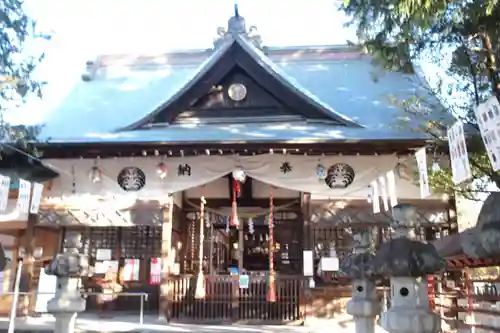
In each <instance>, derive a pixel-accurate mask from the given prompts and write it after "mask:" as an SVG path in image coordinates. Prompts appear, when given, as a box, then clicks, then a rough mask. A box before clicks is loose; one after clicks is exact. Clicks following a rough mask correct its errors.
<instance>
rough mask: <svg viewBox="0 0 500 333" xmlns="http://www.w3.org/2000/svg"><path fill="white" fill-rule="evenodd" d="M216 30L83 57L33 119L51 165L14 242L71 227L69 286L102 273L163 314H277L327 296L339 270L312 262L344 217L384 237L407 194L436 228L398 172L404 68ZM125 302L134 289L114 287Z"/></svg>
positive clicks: (417, 138) (449, 224)
mask: <svg viewBox="0 0 500 333" xmlns="http://www.w3.org/2000/svg"><path fill="white" fill-rule="evenodd" d="M218 33H219V35H218V38H217V39H216V40H215V41H214V47H213V48H212V49H209V50H193V51H189V52H188V51H183V52H169V53H167V54H160V55H158V54H156V55H140V56H138V55H137V54H136V55H126V54H119V55H117V54H113V55H106V54H101V55H98V56H97V57H96V58H94V59H89V60H88V61H87V63H86V69H85V71H84V73H82V75H81V80H80V82H78V84H77V85H76V86H75V87H74V88H73V89H72V90H71V92H70V93H69V94H68V95H67V96H65V97H64V98H63V99H62V100H61V101H60V103H54V105H55V106H54V109H53V110H52V111H51V112H50V113H47V117H46V119H44V120H43V122H42V123H41V124H40V125H43V126H41V127H40V133H39V135H38V142H39V144H38V149H39V150H40V151H41V152H42V153H43V155H42V158H41V159H42V164H43V166H44V167H45V168H48V169H50V170H52V172H54V173H57V175H58V176H57V177H55V178H53V179H52V180H50V181H46V182H45V183H44V185H45V188H44V195H43V198H42V201H41V206H40V207H41V208H40V213H39V214H38V215H36V216H33V217H31V218H30V219H29V220H28V221H27V222H26V223H25V225H24V226H23V227H22V228H21V229H23V230H24V231H23V235H27V236H26V237H28V238H26V239H32V240H29V241H27V240H25V241H24V246H25V249H26V251H28V252H29V251H30V250H32V249H33V247H34V246H42V247H44V253H45V256H44V258H46V256H49V257H50V255H52V254H54V253H55V252H57V251H59V250H61V245H62V243H63V242H64V238H65V234H67V232H68V231H79V232H81V234H82V236H83V240H84V242H83V243H84V246H83V248H82V252H83V253H85V254H88V255H89V256H90V261H91V263H92V265H93V266H94V268H95V274H94V276H93V277H90V278H89V279H87V280H86V281H85V288H86V289H87V290H94V291H98V290H99V285H98V280H99V278H102V276H103V275H104V273H105V272H106V270H107V269H109V268H111V269H113V270H115V271H116V272H117V274H119V277H120V283H121V284H122V285H123V291H125V292H146V293H148V295H149V300H148V303H147V309H149V310H150V311H154V312H159V313H160V314H161V315H164V316H166V317H168V319H170V320H172V321H176V320H177V321H182V320H187V321H206V322H216V321H224V322H235V321H245V322H251V321H266V322H280V323H282V322H300V321H301V320H303V319H304V316H305V315H306V307H305V305H306V302H309V303H308V304H309V305H310V306H308V309H309V310H307V311H310V312H309V314H308V315H321V312H322V311H327V310H328V311H337V310H339V309H340V308H342V307H343V304H344V303H343V302H344V300H345V299H346V297H349V296H350V294H349V293H350V291H349V290H350V289H349V286H348V283H347V282H346V281H345V279H344V278H343V276H342V272H340V271H338V269H337V268H336V267H333V266H334V265H333V266H332V267H326V264H324V265H323V266H322V265H321V262H322V261H321V259H322V258H338V260H339V261H341V260H342V257H343V256H344V255H345V254H346V253H349V252H350V251H352V234H353V232H354V231H353V230H355V229H356V228H369V229H370V230H372V239H373V242H374V246H377V244H379V243H380V242H382V241H384V240H385V239H387V237H388V234H389V233H388V232H387V228H388V221H389V220H390V207H391V205H394V204H395V203H396V201H397V202H399V203H405V202H406V203H412V204H413V205H415V206H416V207H417V209H418V212H419V216H420V217H421V226H422V227H421V229H419V232H420V236H421V237H422V238H425V239H431V238H433V237H435V236H436V234H439V233H447V232H449V231H450V230H451V229H452V228H453V225H454V224H453V221H452V216H451V215H450V214H449V212H448V210H449V208H450V207H451V206H450V205H451V203H450V202H448V201H446V200H445V201H443V199H442V197H441V196H440V195H434V196H432V197H429V198H426V199H421V198H420V190H419V185H418V179H416V178H415V177H414V173H415V170H416V166H415V162H414V160H415V158H414V156H413V154H414V152H415V150H416V149H419V148H421V147H424V146H426V145H427V144H428V143H429V140H430V138H429V137H427V136H426V135H425V134H424V133H422V132H419V131H418V130H415V128H417V127H418V126H420V123H421V121H422V119H412V118H411V117H410V116H409V114H408V113H405V112H404V111H402V110H400V109H399V108H397V107H396V106H395V105H394V103H393V102H391V100H393V99H394V98H396V99H404V98H408V97H411V96H414V95H415V94H418V93H419V86H418V84H419V83H418V80H417V79H416V77H415V76H412V75H404V74H401V73H388V72H384V71H383V70H382V69H380V68H377V67H376V66H375V65H373V64H372V63H371V61H370V58H369V57H368V56H366V55H364V54H362V53H361V52H360V51H359V50H357V49H354V48H351V47H347V46H340V45H339V46H325V47H312V46H311V47H310V46H304V47H280V48H276V47H271V46H265V41H262V39H261V38H260V36H259V35H258V34H257V33H256V30H255V29H254V28H250V29H247V26H246V25H245V20H244V19H243V17H242V16H240V15H239V13H238V12H237V11H235V15H234V16H233V17H231V18H230V20H229V22H228V26H227V28H226V29H220V30H219V31H218ZM374 77H376V79H374ZM402 121H404V122H405V123H406V124H405V125H404V126H401V122H402ZM429 160H430V161H431V160H432V156H429ZM49 178H52V177H49ZM374 187H376V191H375V188H374ZM374 202H375V203H376V205H378V207H376V205H375V204H374ZM30 237H31V238H30ZM325 262H326V261H325ZM330 262H335V261H330ZM33 265H34V267H32V270H31V273H30V286H31V287H30V288H31V290H33V291H36V290H37V288H38V287H37V284H38V279H39V274H40V268H41V267H42V262H35V263H34V264H33ZM309 292H310V293H311V297H306V293H309ZM32 301H33V303H32V304H34V302H35V301H34V300H32ZM87 303H88V304H87V308H88V309H89V310H92V309H95V299H94V297H91V296H89V297H88V302H87ZM133 309H137V311H139V310H138V309H139V298H138V297H134V296H119V297H118V299H117V300H116V306H115V310H116V311H120V310H128V311H135V310H133ZM325 309H326V310H325Z"/></svg>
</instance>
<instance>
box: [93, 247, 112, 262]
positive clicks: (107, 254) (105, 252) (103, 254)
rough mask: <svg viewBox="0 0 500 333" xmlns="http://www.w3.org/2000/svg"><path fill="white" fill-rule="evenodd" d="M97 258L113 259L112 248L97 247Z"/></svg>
mask: <svg viewBox="0 0 500 333" xmlns="http://www.w3.org/2000/svg"><path fill="white" fill-rule="evenodd" d="M95 260H111V250H110V249H97V252H96V254H95Z"/></svg>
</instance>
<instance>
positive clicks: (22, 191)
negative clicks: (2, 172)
mask: <svg viewBox="0 0 500 333" xmlns="http://www.w3.org/2000/svg"><path fill="white" fill-rule="evenodd" d="M30 195H31V183H30V182H29V181H27V180H24V179H21V178H19V191H18V194H17V209H18V210H19V212H20V213H23V214H28V212H29V210H30Z"/></svg>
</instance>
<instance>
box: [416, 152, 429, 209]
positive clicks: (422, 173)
mask: <svg viewBox="0 0 500 333" xmlns="http://www.w3.org/2000/svg"><path fill="white" fill-rule="evenodd" d="M415 159H416V160H417V167H418V175H419V178H420V197H421V198H422V199H423V198H426V197H428V196H429V195H430V194H431V189H430V187H429V174H428V173H427V153H426V152H425V148H421V149H419V150H417V151H416V152H415Z"/></svg>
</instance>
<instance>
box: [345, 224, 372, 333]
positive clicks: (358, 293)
mask: <svg viewBox="0 0 500 333" xmlns="http://www.w3.org/2000/svg"><path fill="white" fill-rule="evenodd" d="M354 241H355V245H354V251H353V253H352V254H350V255H348V256H346V257H345V258H344V260H343V261H342V264H341V270H342V271H343V272H344V273H345V274H346V275H347V276H348V277H349V278H351V279H352V298H351V299H350V300H349V302H347V313H348V314H350V315H352V316H353V317H354V324H355V327H356V333H374V332H375V319H376V317H377V316H378V315H379V313H380V310H381V307H380V302H379V300H378V298H377V292H376V288H375V282H374V280H375V278H376V272H375V269H374V266H373V260H374V257H375V254H374V252H373V249H372V246H371V239H370V233H369V231H368V230H366V229H365V230H363V231H362V232H360V233H358V234H355V235H354Z"/></svg>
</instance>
